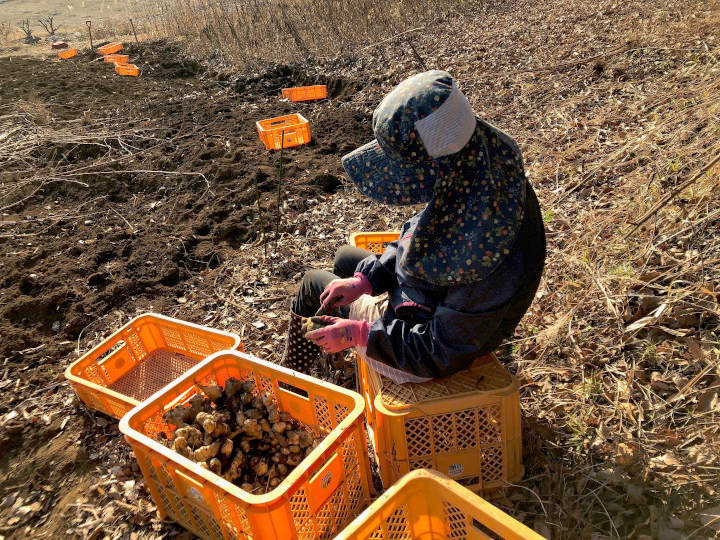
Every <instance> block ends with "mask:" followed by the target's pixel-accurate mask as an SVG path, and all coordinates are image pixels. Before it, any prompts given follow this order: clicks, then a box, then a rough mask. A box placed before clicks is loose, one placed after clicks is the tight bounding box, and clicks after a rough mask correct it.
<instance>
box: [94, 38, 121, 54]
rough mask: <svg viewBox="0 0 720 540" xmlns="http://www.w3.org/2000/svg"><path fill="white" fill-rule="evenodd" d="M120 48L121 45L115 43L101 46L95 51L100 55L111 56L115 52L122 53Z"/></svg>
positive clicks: (117, 42)
mask: <svg viewBox="0 0 720 540" xmlns="http://www.w3.org/2000/svg"><path fill="white" fill-rule="evenodd" d="M122 48H123V44H122V43H120V42H119V41H116V42H114V43H108V44H107V45H103V46H102V47H98V50H97V51H98V52H99V53H100V54H103V55H105V54H112V53H116V52H118V51H122Z"/></svg>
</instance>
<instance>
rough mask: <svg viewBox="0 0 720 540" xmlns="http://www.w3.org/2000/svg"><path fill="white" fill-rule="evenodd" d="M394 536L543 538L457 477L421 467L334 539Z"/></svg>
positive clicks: (430, 539) (478, 539)
mask: <svg viewBox="0 0 720 540" xmlns="http://www.w3.org/2000/svg"><path fill="white" fill-rule="evenodd" d="M491 535H492V536H491ZM394 538H420V539H422V540H445V539H450V538H462V539H464V540H487V539H489V538H504V539H505V540H521V539H526V540H543V537H542V536H540V535H539V534H537V533H536V532H535V531H533V530H532V529H530V528H528V527H526V526H525V525H523V524H522V523H520V522H519V521H517V520H515V519H513V518H512V517H510V516H509V515H507V514H506V513H505V512H503V511H502V510H500V509H499V508H496V507H495V506H493V505H492V504H490V503H489V502H487V501H486V500H485V499H482V498H481V497H479V496H477V495H475V494H474V493H471V492H470V491H468V490H467V489H465V488H464V487H462V486H461V485H460V484H458V483H457V482H454V481H453V480H451V479H449V478H448V477H447V476H445V475H443V474H440V473H438V472H435V471H429V470H425V469H423V470H419V471H413V472H411V473H408V474H406V475H405V476H403V477H402V479H400V481H398V482H397V483H396V484H394V485H393V486H392V487H391V488H390V489H388V490H387V491H386V492H385V493H383V494H382V495H381V496H380V497H379V498H378V499H377V500H376V501H375V502H373V503H372V504H371V505H370V506H369V507H368V508H367V509H365V511H364V512H363V513H362V514H360V515H359V516H358V517H357V518H356V519H355V520H354V521H353V522H352V523H351V524H350V525H348V526H347V527H346V528H345V530H344V531H343V532H342V533H340V534H339V535H338V536H337V537H336V540H370V539H388V540H389V539H394Z"/></svg>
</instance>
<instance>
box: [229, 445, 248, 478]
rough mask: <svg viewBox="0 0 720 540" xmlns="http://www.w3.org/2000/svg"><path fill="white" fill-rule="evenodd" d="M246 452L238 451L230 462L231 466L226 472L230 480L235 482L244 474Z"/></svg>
mask: <svg viewBox="0 0 720 540" xmlns="http://www.w3.org/2000/svg"><path fill="white" fill-rule="evenodd" d="M245 461H246V458H245V454H243V453H242V452H240V451H238V452H237V453H236V454H235V457H233V459H232V461H231V462H230V467H229V468H228V470H227V472H226V473H225V479H226V480H228V481H229V482H234V481H235V480H237V479H238V478H240V477H241V476H242V471H243V465H245Z"/></svg>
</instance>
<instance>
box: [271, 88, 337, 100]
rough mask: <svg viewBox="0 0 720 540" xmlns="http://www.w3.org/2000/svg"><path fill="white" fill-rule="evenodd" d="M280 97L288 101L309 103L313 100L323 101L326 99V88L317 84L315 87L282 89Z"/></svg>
mask: <svg viewBox="0 0 720 540" xmlns="http://www.w3.org/2000/svg"><path fill="white" fill-rule="evenodd" d="M282 97H284V98H286V99H289V100H290V101H310V100H313V99H325V98H326V97H327V86H325V85H324V84H318V85H315V86H296V87H294V88H283V89H282Z"/></svg>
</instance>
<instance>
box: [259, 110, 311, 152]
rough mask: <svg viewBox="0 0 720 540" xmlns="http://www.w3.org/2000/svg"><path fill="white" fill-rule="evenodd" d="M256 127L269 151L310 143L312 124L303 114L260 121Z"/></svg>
mask: <svg viewBox="0 0 720 540" xmlns="http://www.w3.org/2000/svg"><path fill="white" fill-rule="evenodd" d="M255 126H256V127H257V130H258V135H259V136H260V140H261V141H262V142H263V143H264V144H265V148H266V149H267V150H280V148H281V146H282V147H284V148H292V147H293V146H300V145H301V144H305V143H308V142H310V124H308V121H307V120H306V119H305V117H304V116H303V115H301V114H288V115H285V116H278V117H277V118H268V119H267V120H260V121H258V122H256V123H255ZM283 139H284V143H283Z"/></svg>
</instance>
